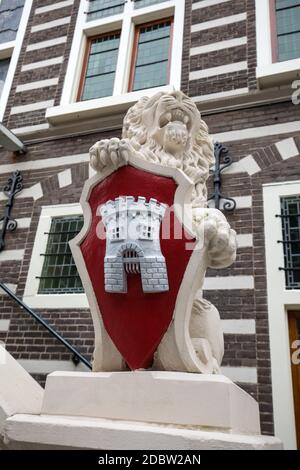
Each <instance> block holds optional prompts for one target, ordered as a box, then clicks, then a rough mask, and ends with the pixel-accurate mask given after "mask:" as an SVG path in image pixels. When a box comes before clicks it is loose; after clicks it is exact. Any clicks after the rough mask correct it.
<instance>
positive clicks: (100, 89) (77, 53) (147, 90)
mask: <svg viewBox="0 0 300 470" xmlns="http://www.w3.org/2000/svg"><path fill="white" fill-rule="evenodd" d="M79 3H80V5H79V11H78V17H77V23H76V29H75V33H74V40H73V41H72V48H71V52H70V56H69V61H68V67H67V71H66V76H65V80H64V85H63V91H62V96H61V101H60V104H59V105H58V106H53V107H52V108H48V109H47V111H46V119H47V120H48V122H49V123H50V124H52V125H56V124H58V123H62V122H63V121H65V122H69V123H70V122H74V121H75V120H78V118H80V119H82V121H89V120H91V119H95V118H98V117H99V118H102V117H107V118H108V120H110V119H113V118H112V116H116V115H117V114H119V113H120V112H122V113H123V112H125V111H126V110H127V109H128V107H129V106H130V105H132V104H134V103H136V101H138V100H139V98H141V97H142V96H152V95H153V94H154V93H156V92H159V91H162V92H163V91H164V92H171V91H174V90H179V89H180V88H181V67H182V50H183V32H184V14H185V0H164V1H155V2H154V1H153V0H147V1H146V0H139V1H137V2H135V1H133V0H127V1H125V2H124V1H122V0H118V1H112V0H110V1H105V2H104V1H99V2H97V1H96V0H92V1H90V2H88V1H82V2H79ZM97 5H98V6H97ZM96 7H97V8H96ZM97 9H98V10H99V11H98V10H97ZM96 15H98V16H97V17H96ZM170 18H172V19H170ZM89 20H93V21H89ZM111 97H112V99H110V98H111ZM109 125H110V124H109Z"/></svg>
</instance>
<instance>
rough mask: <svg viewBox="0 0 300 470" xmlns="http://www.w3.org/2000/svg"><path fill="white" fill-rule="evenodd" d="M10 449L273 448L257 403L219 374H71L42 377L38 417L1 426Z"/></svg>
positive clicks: (278, 445) (18, 417) (274, 442)
mask: <svg viewBox="0 0 300 470" xmlns="http://www.w3.org/2000/svg"><path fill="white" fill-rule="evenodd" d="M6 441H7V443H8V444H7V445H8V446H10V447H13V448H49V447H50V448H76V449H98V450H100V449H106V450H114V449H124V450H125V449H143V450H153V449H160V450H162V449H164V450H166V449H171V450H173V449H182V450H183V449H185V450H204V449H280V448H282V446H281V443H280V441H279V440H278V439H276V438H272V437H265V436H261V435H260V426H259V414H258V405H257V403H256V402H255V400H253V398H252V397H251V396H250V395H248V394H247V393H245V392H244V391H243V390H241V389H240V388H239V387H237V386H236V385H235V384H233V383H232V382H231V381H230V380H229V379H228V378H226V377H224V376H220V375H215V376H212V375H206V376H205V375H200V374H186V373H176V372H149V371H145V372H144V371H137V372H116V373H84V372H83V373H73V372H55V373H53V374H50V375H49V376H48V378H47V382H46V389H45V394H44V400H43V405H42V411H41V415H36V416H32V415H16V416H14V417H11V418H9V419H8V420H7V422H6Z"/></svg>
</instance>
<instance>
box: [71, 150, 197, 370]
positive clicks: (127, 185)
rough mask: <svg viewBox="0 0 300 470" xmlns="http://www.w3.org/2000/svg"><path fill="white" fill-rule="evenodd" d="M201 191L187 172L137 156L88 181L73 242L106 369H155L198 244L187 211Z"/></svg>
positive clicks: (103, 368)
mask: <svg viewBox="0 0 300 470" xmlns="http://www.w3.org/2000/svg"><path fill="white" fill-rule="evenodd" d="M193 187H194V185H193V183H192V182H191V181H190V180H189V178H188V177H187V176H186V175H185V174H184V173H183V172H182V171H181V170H178V169H175V168H167V167H163V166H160V165H157V164H155V165H154V164H151V163H149V162H143V161H141V160H135V159H134V157H133V156H132V157H130V158H129V161H128V163H127V164H126V165H125V166H122V167H120V168H118V169H106V170H104V172H102V173H101V174H96V175H95V176H94V177H93V178H91V179H89V180H88V181H87V182H86V185H85V188H84V190H83V194H82V199H81V204H82V206H83V212H84V226H83V228H82V231H81V232H80V233H79V235H78V236H77V237H76V238H75V239H74V240H73V241H72V242H71V244H70V245H71V249H72V252H73V255H74V258H75V262H76V264H77V268H78V271H79V274H80V276H81V279H82V282H83V285H84V288H85V291H86V294H87V296H88V300H89V304H90V308H91V312H92V316H93V321H94V327H95V333H96V351H97V347H98V353H99V348H100V349H101V353H99V354H98V355H100V356H101V358H102V359H101V363H102V364H101V370H120V368H121V369H122V368H123V369H124V368H129V369H131V370H136V369H141V368H143V369H145V368H149V367H151V365H152V363H153V357H154V354H155V351H156V350H157V348H158V347H159V344H160V342H161V340H162V338H163V337H164V335H165V334H166V332H167V330H168V328H169V327H170V324H171V323H172V321H173V316H174V310H175V305H176V302H177V300H178V294H179V291H180V287H181V284H182V281H183V278H184V276H185V273H186V270H187V266H188V265H189V262H190V259H191V255H192V253H193V247H194V246H195V239H194V237H193V233H192V229H191V226H190V227H188V225H189V222H188V221H189V220H191V218H190V217H189V216H188V212H189V211H188V210H187V209H186V207H190V204H189V203H190V197H191V192H192V189H193ZM183 214H185V217H183ZM183 218H185V219H186V220H187V222H186V223H185V225H184V224H183ZM97 343H98V344H97ZM104 355H106V357H104ZM108 358H110V359H108ZM118 358H119V359H118ZM118 360H119V361H122V362H123V367H121V366H120V364H118ZM105 364H106V365H105ZM98 368H99V367H98Z"/></svg>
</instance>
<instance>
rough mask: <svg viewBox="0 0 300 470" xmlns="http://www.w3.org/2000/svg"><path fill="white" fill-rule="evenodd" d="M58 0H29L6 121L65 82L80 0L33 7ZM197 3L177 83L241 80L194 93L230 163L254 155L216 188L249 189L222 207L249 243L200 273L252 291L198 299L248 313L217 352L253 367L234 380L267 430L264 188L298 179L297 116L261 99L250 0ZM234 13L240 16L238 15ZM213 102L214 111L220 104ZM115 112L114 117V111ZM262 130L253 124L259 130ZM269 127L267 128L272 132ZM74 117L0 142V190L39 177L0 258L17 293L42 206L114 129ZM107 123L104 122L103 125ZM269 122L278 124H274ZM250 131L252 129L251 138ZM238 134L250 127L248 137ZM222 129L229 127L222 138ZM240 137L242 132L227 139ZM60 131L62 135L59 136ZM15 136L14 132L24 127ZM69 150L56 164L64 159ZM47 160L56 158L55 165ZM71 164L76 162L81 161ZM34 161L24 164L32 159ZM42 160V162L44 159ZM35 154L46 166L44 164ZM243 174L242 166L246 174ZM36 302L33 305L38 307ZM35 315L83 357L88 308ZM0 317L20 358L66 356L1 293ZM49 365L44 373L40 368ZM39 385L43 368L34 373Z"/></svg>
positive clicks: (191, 88)
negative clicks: (285, 153) (53, 24)
mask: <svg viewBox="0 0 300 470" xmlns="http://www.w3.org/2000/svg"><path fill="white" fill-rule="evenodd" d="M54 3H56V2H54V1H50V0H46V1H45V0H43V1H41V0H34V1H33V7H32V12H31V16H30V19H29V23H28V26H27V31H26V34H25V38H24V42H23V46H22V50H21V54H20V57H19V61H18V65H17V69H16V73H15V78H14V82H13V85H12V89H11V93H10V97H9V100H8V103H7V108H6V113H5V124H6V125H7V126H8V127H9V128H11V129H16V128H23V127H25V126H32V125H40V124H46V119H45V111H46V110H45V109H40V110H36V111H30V112H25V113H17V114H11V110H12V108H14V107H16V106H23V105H26V104H32V103H36V102H43V101H48V100H53V104H54V105H59V103H60V98H61V93H62V87H63V83H64V78H65V73H66V68H67V63H68V57H69V54H70V49H71V45H72V40H73V34H74V28H75V24H76V18H77V13H78V7H79V1H78V0H74V2H73V5H70V6H68V7H66V8H61V9H57V10H53V11H49V12H46V13H42V14H38V15H35V9H36V8H38V7H41V6H43V7H44V6H47V5H51V4H54ZM198 3H199V0H198V1H197V0H193V1H191V0H186V11H185V20H184V21H185V32H184V47H183V63H182V89H183V91H184V92H186V93H188V94H189V95H190V96H191V97H201V96H202V95H209V94H214V93H222V92H228V91H234V90H240V89H243V90H245V89H248V93H247V95H245V96H247V98H246V97H245V100H243V98H240V97H239V100H237V99H236V101H235V98H232V97H228V99H227V101H226V99H225V98H224V99H223V98H222V100H223V101H222V107H221V108H220V109H219V106H217V105H216V106H215V109H214V105H215V104H216V102H215V101H212V102H211V103H210V104H209V101H203V102H202V101H199V102H198V101H197V100H196V102H197V103H198V106H199V109H200V111H202V116H203V118H204V119H205V121H206V122H207V124H208V125H209V129H210V132H211V134H213V135H214V136H217V137H218V136H220V140H222V138H224V136H225V134H226V146H227V147H228V148H229V150H230V154H231V156H232V157H233V160H234V163H235V164H238V163H239V162H241V161H242V160H243V159H244V158H245V157H247V156H249V155H251V156H252V157H253V159H254V162H255V163H256V165H257V168H258V170H257V171H256V172H255V173H254V174H249V173H248V172H247V171H246V170H241V171H237V172H231V173H230V172H229V173H227V174H224V176H223V188H222V191H223V193H224V194H226V195H228V196H230V197H232V198H234V199H236V198H250V200H251V203H250V204H248V206H247V207H244V206H241V207H239V206H238V207H237V209H236V210H235V211H234V212H232V213H229V214H227V217H228V220H229V222H230V224H231V226H232V228H234V229H235V230H236V232H237V234H238V236H241V235H244V236H249V235H251V236H252V240H253V243H252V244H251V246H244V247H243V246H242V247H241V248H239V249H238V255H237V260H236V262H235V263H234V265H233V266H231V267H230V268H228V269H225V270H221V271H214V270H209V272H208V273H207V275H208V276H209V277H227V276H238V277H239V276H240V277H247V278H249V277H251V278H253V280H254V288H234V287H233V288H232V289H224V290H207V291H206V292H205V297H206V298H207V299H208V300H210V301H211V302H213V304H214V305H216V307H217V308H218V310H219V311H220V315H221V318H222V320H253V321H254V322H255V334H254V333H252V334H238V333H236V334H233V333H227V334H225V356H224V361H223V366H224V367H228V368H247V369H250V370H251V371H254V372H255V373H256V375H257V379H254V380H252V381H249V382H247V381H245V382H239V383H240V385H241V387H243V388H244V389H245V390H246V391H247V392H249V393H251V394H252V395H253V396H254V397H255V398H256V399H257V400H258V402H259V405H260V412H261V425H262V432H263V433H264V434H273V433H274V421H273V405H272V382H271V361H270V345H269V329H268V301H267V288H266V267H265V240H264V214H263V195H262V185H263V184H267V183H271V182H275V181H276V182H284V181H295V180H298V179H299V174H300V160H299V154H298V156H294V157H292V158H289V159H283V158H282V156H281V154H280V152H279V151H278V148H277V147H276V145H275V144H276V143H277V142H279V141H281V140H284V139H288V138H293V139H294V142H295V144H296V146H297V147H298V150H299V153H300V133H299V132H298V131H293V127H292V124H293V123H295V122H298V121H299V106H295V105H293V104H292V101H291V99H290V97H289V98H287V99H285V100H283V99H282V100H280V101H279V102H278V101H277V100H276V97H275V98H272V99H269V100H265V99H262V101H261V102H259V97H260V90H259V88H258V83H257V80H256V65H257V61H256V27H255V0H236V1H228V2H220V4H217V5H213V6H210V7H207V8H199V9H193V10H192V4H198ZM232 15H245V19H240V20H239V21H238V22H233V23H229V24H224V25H220V26H216V27H209V28H208V29H201V28H200V30H199V31H194V32H193V26H194V30H195V29H196V28H195V26H196V25H199V24H201V23H203V22H208V21H212V20H217V19H222V18H224V17H229V16H232ZM69 16H70V22H69V23H68V24H66V25H63V26H59V27H57V28H51V29H49V30H44V31H39V32H35V33H32V32H31V28H32V26H36V25H40V24H43V23H46V22H50V21H54V20H57V19H60V18H65V17H69ZM240 18H243V17H240ZM61 37H65V38H66V40H65V42H64V43H62V44H58V45H55V46H51V47H47V48H42V49H38V50H34V51H30V50H29V51H28V50H27V48H28V46H29V45H32V44H36V43H39V42H41V41H46V40H51V39H56V38H61ZM242 37H246V39H247V43H246V44H243V45H238V46H235V47H230V48H226V49H222V50H218V51H211V52H205V53H201V54H193V55H190V52H191V50H192V49H193V48H197V47H200V46H201V47H202V46H209V45H211V44H215V43H218V42H221V41H231V40H232V39H237V38H242ZM57 57H62V62H61V63H60V64H56V65H52V66H46V67H43V66H42V67H40V68H37V69H32V70H27V71H26V70H25V71H22V67H24V66H25V65H28V64H33V63H35V62H39V61H43V60H48V59H53V58H57ZM241 62H245V63H246V64H247V65H246V68H245V69H241V70H239V71H234V72H228V73H225V74H222V73H221V74H219V75H216V76H207V77H203V78H199V79H191V77H193V75H190V74H191V73H193V72H197V71H203V70H207V69H210V68H215V67H221V66H225V65H231V64H235V63H241ZM53 78H57V84H56V85H54V86H49V87H48V86H47V87H43V88H37V89H32V90H28V91H21V92H17V87H18V86H20V85H23V84H26V83H29V82H36V81H40V80H48V79H53ZM217 108H218V109H217ZM123 115H124V113H123V114H122V115H120V122H121V119H122V116H123ZM280 124H287V125H289V124H290V125H291V131H290V132H289V131H288V132H286V131H284V133H282V132H281V130H280V129H281V128H280V127H277V126H278V125H280ZM268 126H269V129H270V130H269V131H266V130H264V135H262V134H263V133H262V132H260V131H256V130H257V129H258V128H264V129H266V128H267V127H268ZM271 126H272V129H271ZM87 127H88V126H86V125H85V126H83V129H82V131H81V132H72V131H71V130H62V131H61V133H59V132H58V131H57V132H56V135H55V136H53V135H52V134H51V132H49V133H48V134H47V132H48V131H47V130H45V132H44V134H39V133H37V134H36V135H35V137H33V136H32V135H31V136H30V140H29V141H27V140H26V136H24V138H23V140H24V141H25V143H26V146H27V149H28V152H27V153H26V155H22V156H17V155H12V154H11V153H10V152H7V151H5V150H4V149H2V148H1V149H0V162H1V164H0V187H1V188H2V187H3V186H4V185H5V184H6V181H7V178H8V177H9V176H10V174H11V172H12V171H13V170H14V169H16V168H19V169H20V170H21V172H22V175H23V179H24V188H25V191H26V190H29V189H30V188H32V187H33V186H35V185H36V184H40V185H41V190H42V196H41V197H39V198H37V199H36V200H35V199H34V198H32V197H24V194H25V196H26V193H25V191H23V196H22V193H20V197H19V198H17V199H16V201H15V205H14V209H13V215H14V217H15V218H17V219H22V220H25V219H27V220H29V225H28V227H24V228H22V227H21V226H20V227H19V228H18V229H17V231H16V232H15V233H8V234H7V237H6V250H24V256H23V257H22V259H20V260H5V261H1V257H0V269H1V274H2V275H1V281H4V282H5V283H9V284H11V285H14V286H16V293H17V295H18V296H19V297H22V295H23V293H24V288H25V283H26V279H27V274H28V269H29V263H30V260H31V254H32V248H33V244H34V240H35V235H36V230H37V225H38V222H39V217H40V213H41V207H42V206H48V205H54V204H68V203H77V202H78V201H79V198H80V195H81V191H82V187H83V184H84V182H85V180H86V179H87V178H88V175H89V168H88V157H87V158H86V159H85V161H84V162H82V160H80V159H82V155H87V153H88V149H89V147H90V146H91V145H92V144H93V143H94V142H96V141H97V140H101V139H104V138H110V137H116V136H117V137H118V136H120V134H121V127H120V126H119V127H118V126H114V127H113V128H111V129H109V128H108V129H107V130H106V131H105V132H103V131H101V129H99V128H98V129H97V128H96V129H94V130H93V131H89V130H88V129H87ZM108 127H109V126H108ZM277 129H278V130H277ZM249 130H253V132H254V133H255V132H257V136H252V135H251V136H250V137H249V136H248V134H247V132H248V131H249ZM242 131H247V132H245V134H243V133H242ZM229 133H230V135H229ZM235 133H236V135H237V136H239V135H241V138H236V137H235ZM59 134H61V135H59ZM21 138H22V136H21ZM66 156H73V160H68V163H65V160H64V157H66ZM49 159H57V163H56V164H55V163H54V164H53V162H50V161H49ZM78 161H81V162H80V163H78ZM30 162H32V163H30ZM41 162H42V163H41ZM43 162H44V163H43ZM65 169H71V175H72V184H71V185H69V186H67V187H63V188H61V187H60V186H59V181H58V177H57V175H58V173H60V172H61V171H63V170H65ZM250 173H251V172H250ZM212 183H213V181H212V178H211V179H210V180H209V194H212V189H213V186H212ZM4 204H5V199H4V198H0V214H1V213H2V212H3V208H4ZM37 310H39V309H37ZM40 313H41V315H42V316H43V318H45V319H46V320H47V321H48V322H49V323H50V324H51V325H52V326H54V328H56V329H57V330H58V331H59V332H60V334H61V335H62V336H64V337H65V338H66V339H67V340H69V341H70V342H71V343H72V344H74V345H75V346H76V347H77V348H78V350H79V351H80V352H81V353H82V354H84V355H85V356H86V357H87V358H89V359H91V355H92V351H93V326H92V321H91V316H90V312H89V310H87V309H67V310H63V309H47V308H46V309H41V310H40ZM0 320H9V321H10V325H9V330H8V331H7V332H3V331H1V330H0V341H4V342H5V343H6V346H7V349H8V351H9V352H10V353H12V355H13V356H14V357H15V358H16V359H18V360H32V361H38V360H46V361H70V359H71V357H70V354H69V353H68V352H67V351H66V349H65V348H64V347H63V346H61V345H60V344H58V343H57V341H56V340H54V339H53V338H52V337H51V336H50V335H49V334H47V333H46V332H45V331H44V329H43V328H42V327H40V326H39V325H37V323H36V322H34V321H33V320H32V319H31V318H29V317H28V315H27V314H26V313H24V312H23V311H21V310H20V309H19V308H18V307H17V306H16V305H15V304H14V303H13V302H12V301H11V300H10V299H9V298H8V297H7V296H6V295H2V294H0ZM45 372H47V371H45ZM33 375H34V376H35V377H36V378H37V379H38V380H39V381H40V382H41V383H43V380H44V376H45V374H44V373H40V372H33Z"/></svg>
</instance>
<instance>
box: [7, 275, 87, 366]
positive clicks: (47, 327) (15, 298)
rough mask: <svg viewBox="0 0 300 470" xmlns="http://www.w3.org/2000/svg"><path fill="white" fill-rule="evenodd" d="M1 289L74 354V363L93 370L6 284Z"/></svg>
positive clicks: (82, 357)
mask: <svg viewBox="0 0 300 470" xmlns="http://www.w3.org/2000/svg"><path fill="white" fill-rule="evenodd" d="M0 289H2V290H3V291H4V292H6V294H7V295H8V296H9V297H10V298H11V299H12V300H14V301H15V302H16V303H17V304H18V305H19V306H20V307H21V308H23V309H24V310H25V311H26V312H27V313H29V315H30V316H31V317H32V318H34V319H35V320H36V321H37V322H38V323H39V324H40V325H42V326H43V327H44V328H45V329H46V330H47V331H48V332H49V333H50V334H51V335H52V336H53V337H54V338H56V339H57V340H58V341H59V342H60V343H61V344H63V345H64V346H65V347H66V348H67V349H68V350H69V351H70V352H71V353H72V354H73V356H72V361H73V362H74V364H76V365H77V364H79V362H82V363H83V364H84V365H86V366H87V367H88V368H89V369H92V365H91V363H90V362H89V361H88V360H87V359H86V358H85V357H84V356H82V355H81V354H80V353H79V352H78V351H77V350H76V349H75V348H74V347H73V346H72V345H71V344H70V343H69V342H68V341H67V340H65V339H64V338H63V337H62V336H61V335H60V334H59V333H57V331H55V330H54V329H53V328H52V326H50V325H48V323H47V322H46V321H45V320H43V318H41V317H40V316H39V315H38V314H37V313H35V312H34V311H33V310H32V309H31V308H30V307H28V305H26V304H25V303H24V302H23V301H22V300H21V299H19V297H17V296H16V295H15V294H14V293H13V292H12V291H11V290H10V289H9V288H8V287H7V286H6V285H5V284H3V283H2V282H0Z"/></svg>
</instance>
